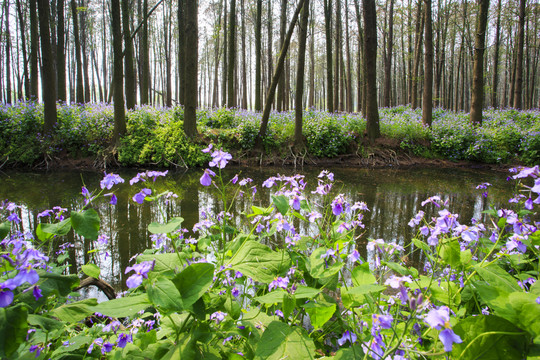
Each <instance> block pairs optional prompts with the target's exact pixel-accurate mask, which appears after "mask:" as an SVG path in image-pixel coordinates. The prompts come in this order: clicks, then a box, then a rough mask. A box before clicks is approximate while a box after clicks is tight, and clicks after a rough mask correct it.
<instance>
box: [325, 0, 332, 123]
mask: <svg viewBox="0 0 540 360" xmlns="http://www.w3.org/2000/svg"><path fill="white" fill-rule="evenodd" d="M324 29H325V34H326V108H327V110H328V112H331V113H332V112H334V84H333V77H332V0H324Z"/></svg>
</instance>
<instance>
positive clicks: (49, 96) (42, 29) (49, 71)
mask: <svg viewBox="0 0 540 360" xmlns="http://www.w3.org/2000/svg"><path fill="white" fill-rule="evenodd" d="M37 4H38V16H39V33H40V36H41V62H42V71H41V91H42V92H43V103H44V109H43V120H44V126H43V132H44V133H45V134H50V133H51V132H52V130H53V128H54V126H55V125H56V74H55V69H54V58H53V54H52V49H51V34H50V28H49V19H50V13H49V1H48V0H38V2H37Z"/></svg>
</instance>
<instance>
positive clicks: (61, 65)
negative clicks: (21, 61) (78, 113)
mask: <svg viewBox="0 0 540 360" xmlns="http://www.w3.org/2000/svg"><path fill="white" fill-rule="evenodd" d="M18 2H19V0H17V3H18ZM56 13H57V16H58V23H57V25H56V27H57V29H58V33H57V37H58V39H57V41H56V67H57V72H56V75H57V77H56V82H57V84H58V100H60V101H64V102H65V101H66V100H67V94H66V54H65V31H64V0H58V1H57V3H56ZM21 28H23V27H22V25H21ZM23 51H24V42H23ZM24 57H26V56H24ZM25 66H26V63H25Z"/></svg>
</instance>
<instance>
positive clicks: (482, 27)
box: [470, 0, 489, 125]
mask: <svg viewBox="0 0 540 360" xmlns="http://www.w3.org/2000/svg"><path fill="white" fill-rule="evenodd" d="M478 6H479V9H478V16H477V22H476V40H475V46H474V65H473V85H472V98H471V112H470V115H471V122H472V123H473V124H477V125H482V108H483V106H484V51H485V47H486V45H485V44H486V28H487V19H488V11H489V0H479V1H478Z"/></svg>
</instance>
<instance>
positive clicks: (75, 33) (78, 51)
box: [71, 0, 84, 104]
mask: <svg viewBox="0 0 540 360" xmlns="http://www.w3.org/2000/svg"><path fill="white" fill-rule="evenodd" d="M71 14H72V18H73V37H74V39H75V59H76V63H77V87H76V94H77V95H76V101H77V103H79V104H82V103H84V84H83V73H82V58H81V41H80V38H79V16H78V10H77V3H76V0H71Z"/></svg>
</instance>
